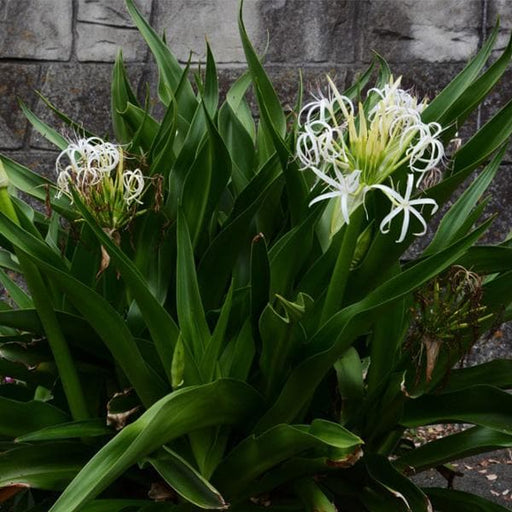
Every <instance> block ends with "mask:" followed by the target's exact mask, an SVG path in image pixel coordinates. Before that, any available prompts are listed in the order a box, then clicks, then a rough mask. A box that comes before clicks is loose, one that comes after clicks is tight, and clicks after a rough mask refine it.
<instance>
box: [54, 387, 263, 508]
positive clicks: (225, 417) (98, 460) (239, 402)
mask: <svg viewBox="0 0 512 512" xmlns="http://www.w3.org/2000/svg"><path fill="white" fill-rule="evenodd" d="M260 400H261V399H260V397H259V396H258V395H257V394H256V392H255V391H254V390H253V389H252V388H251V387H249V386H248V385H245V384H244V383H242V382H239V381H231V380H218V381H216V382H214V383H212V384H206V385H203V386H193V387H188V388H185V389H182V390H179V391H175V392H174V393H171V394H169V395H167V396H165V397H164V398H162V399H161V400H159V401H158V402H157V403H155V404H154V405H153V406H152V407H151V408H150V409H148V410H147V411H146V412H145V413H144V414H143V415H142V416H141V417H140V418H139V419H137V420H136V421H134V422H133V423H131V424H130V425H128V426H126V427H125V428H124V429H123V430H121V431H120V432H119V433H118V434H117V436H116V437H114V439H112V440H111V441H110V442H109V443H107V444H106V445H105V446H104V447H103V448H102V449H101V450H100V451H99V452H98V453H97V454H96V455H95V456H94V457H93V458H92V459H91V460H90V461H89V462H88V463H87V464H86V466H85V467H84V468H83V469H82V470H81V471H80V473H79V474H78V475H77V476H76V478H75V479H74V480H73V481H72V482H71V484H70V485H69V486H68V487H67V488H66V490H65V491H64V493H63V494H62V495H61V496H60V497H59V499H58V500H57V502H56V503H55V505H54V506H53V507H52V508H51V509H50V510H51V512H74V511H76V510H78V509H79V508H80V507H81V506H82V505H83V504H84V503H86V502H87V501H89V500H91V499H92V498H94V497H95V496H97V495H98V494H99V493H100V492H101V491H102V490H103V489H105V488H106V487H107V486H108V485H109V484H110V483H111V482H113V481H114V480H115V479H116V478H117V477H118V476H119V475H121V474H122V473H123V472H124V471H125V470H126V469H128V468H129V467H130V466H131V465H133V464H134V463H135V462H137V461H138V460H140V459H141V458H143V457H144V456H146V455H149V454H150V453H152V452H154V451H155V450H156V449H158V448H159V447H161V446H162V445H163V444H166V443H168V442H170V441H172V440H173V439H175V438H177V437H180V436H182V435H184V434H187V433H189V432H190V431H192V430H195V429H200V428H205V427H211V426H215V425H222V424H226V425H234V424H239V423H242V422H247V421H248V420H250V418H252V417H253V416H254V414H256V413H257V410H258V409H259V408H260V407H261V403H260Z"/></svg>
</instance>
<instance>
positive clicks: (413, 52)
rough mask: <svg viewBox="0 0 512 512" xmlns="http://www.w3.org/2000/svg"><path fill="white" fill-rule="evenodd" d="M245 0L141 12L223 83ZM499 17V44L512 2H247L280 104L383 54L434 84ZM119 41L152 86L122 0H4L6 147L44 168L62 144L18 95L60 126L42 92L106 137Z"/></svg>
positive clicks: (2, 139)
mask: <svg viewBox="0 0 512 512" xmlns="http://www.w3.org/2000/svg"><path fill="white" fill-rule="evenodd" d="M238 3H239V0H137V4H138V5H139V7H140V9H141V10H142V12H143V13H144V15H145V16H146V17H147V18H148V19H149V20H150V21H151V24H152V25H153V26H154V27H155V28H156V29H157V31H158V32H159V33H164V32H165V34H166V37H167V41H168V43H169V45H170V46H171V48H172V49H173V51H174V52H175V54H176V55H177V56H178V58H179V59H180V60H181V61H183V62H185V61H186V60H187V59H188V58H189V55H190V52H191V51H192V54H191V58H192V61H193V62H200V61H202V60H204V55H205V38H207V39H208V41H209V43H210V45H211V46H212V48H213V52H214V54H215V56H216V60H217V62H218V68H219V75H220V80H221V84H223V87H224V88H226V87H227V84H229V83H230V82H231V81H232V80H233V78H235V77H236V76H238V75H239V74H240V73H241V70H242V69H243V68H244V55H243V51H242V47H241V43H240V40H239V37H238V28H237V10H238ZM498 16H500V17H501V27H502V29H501V33H500V37H499V44H498V48H503V47H504V46H505V44H506V41H507V38H508V36H509V34H510V31H511V28H512V1H511V0H245V5H244V18H245V22H246V25H247V29H248V32H249V35H250V37H251V38H252V40H253V41H254V43H255V45H256V47H257V48H259V49H260V50H261V51H264V50H265V48H266V49H267V50H266V66H267V69H268V71H269V73H270V75H271V76H272V78H273V79H274V81H275V84H276V88H277V89H278V92H279V94H280V96H281V98H282V100H283V102H285V103H290V104H292V102H293V99H294V96H295V93H296V90H297V83H298V69H299V68H300V69H302V71H303V75H304V78H305V84H306V89H307V90H314V89H315V88H316V87H317V86H318V84H319V83H321V82H322V80H323V78H324V76H325V74H326V73H329V74H330V75H331V76H334V77H335V78H336V80H337V82H338V84H339V85H340V86H341V87H343V85H348V84H349V83H350V82H351V80H352V79H353V78H354V76H355V75H356V74H357V73H358V72H360V71H361V70H363V69H364V68H365V66H366V65H367V64H368V62H369V61H370V60H371V58H372V52H373V51H378V52H379V53H380V54H381V55H383V56H384V57H385V58H386V59H387V60H388V61H389V62H390V64H391V66H392V69H393V70H394V73H395V75H403V83H404V84H405V85H406V86H407V87H414V88H415V89H416V91H417V92H418V94H420V95H429V96H432V95H434V94H435V93H436V92H438V91H439V90H440V89H441V88H442V87H443V86H444V85H445V84H446V83H447V82H448V81H449V80H450V79H451V78H453V77H454V76H455V75H456V73H457V72H458V71H459V70H460V69H461V68H462V66H463V64H464V63H465V62H466V61H467V60H468V59H469V58H470V57H471V56H472V55H474V53H475V52H476V51H477V49H478V47H479V46H480V45H481V44H482V41H483V40H484V39H485V37H486V35H487V34H488V33H489V31H490V30H491V28H492V26H493V25H494V23H495V21H496V18H497V17H498ZM119 49H122V51H123V55H124V58H125V60H126V61H127V63H128V70H129V74H130V76H131V78H132V81H133V84H134V86H135V88H136V89H137V90H138V92H139V94H140V95H141V96H143V95H144V91H145V84H146V83H147V82H148V81H149V82H150V83H153V84H154V83H155V69H154V64H153V60H152V57H151V56H150V55H149V52H148V50H147V48H146V46H145V44H144V41H143V40H142V38H141V36H140V35H139V33H138V31H137V30H136V29H135V28H134V26H133V24H132V22H131V19H130V17H129V15H128V13H127V10H126V8H125V5H124V0H0V77H1V79H0V93H1V94H0V151H1V152H3V153H5V154H7V155H8V156H10V157H13V158H15V159H17V160H19V161H21V162H23V163H25V164H26V165H28V166H30V167H31V168H33V169H35V170H37V171H38V172H40V173H42V174H45V175H47V176H52V174H53V161H54V158H55V152H54V150H53V149H52V147H51V145H50V144H48V143H47V142H46V141H45V140H44V139H43V138H42V137H41V136H40V135H39V134H37V133H35V132H34V131H33V130H32V129H31V128H30V126H29V124H28V123H27V121H26V120H25V119H24V117H23V115H22V113H21V111H20V109H19V107H18V104H17V98H18V97H19V98H21V99H22V100H23V101H24V102H25V103H26V104H27V105H28V106H29V107H30V108H32V109H33V110H34V111H35V112H36V113H37V114H38V115H40V116H41V117H42V118H43V119H46V120H49V121H51V122H52V123H54V124H55V126H57V127H59V126H60V125H59V122H58V121H56V120H55V119H54V118H53V117H52V115H51V114H50V113H49V112H48V110H47V108H46V107H45V106H44V104H43V102H42V101H41V99H40V98H39V97H38V96H37V95H36V94H35V93H34V92H33V91H34V90H39V91H41V92H42V93H43V95H45V96H46V97H48V98H49V99H50V100H51V101H52V102H53V103H54V104H55V105H56V106H58V107H59V108H60V109H62V110H63V111H64V112H66V113H67V114H68V115H69V116H70V117H72V118H73V119H75V120H78V121H80V122H81V123H83V125H84V126H85V127H87V128H89V129H90V130H91V131H94V132H97V133H98V134H104V133H107V132H109V131H110V125H109V101H110V100H109V81H110V75H111V70H112V63H113V61H114V59H115V56H116V54H117V52H118V51H119ZM511 77H512V73H510V72H509V73H508V75H507V77H506V78H505V80H503V84H502V85H501V86H500V88H499V89H498V90H497V91H496V92H494V93H493V94H492V95H491V96H490V98H489V99H488V100H487V101H486V102H485V104H484V105H483V107H482V108H481V109H480V111H479V112H478V114H477V115H475V116H473V118H472V119H471V121H470V122H469V123H468V127H467V128H465V129H464V130H462V136H463V137H467V136H468V135H469V134H470V133H471V132H472V130H474V128H475V127H476V126H477V125H480V124H481V123H483V122H485V120H486V119H488V118H489V116H490V115H491V114H492V113H493V112H495V111H496V109H497V108H498V106H499V105H500V104H503V103H504V102H505V101H506V100H507V99H509V98H511V97H512V85H511V83H512V80H511ZM511 170H512V154H511V153H508V154H507V156H506V160H505V165H504V167H503V171H502V172H501V178H500V179H499V180H498V181H497V183H496V184H495V185H494V188H493V192H494V199H493V201H492V204H491V209H494V210H501V216H500V218H499V219H498V221H497V222H496V224H495V227H494V228H493V231H492V233H491V235H490V237H491V238H492V239H493V240H498V239H500V238H502V237H503V236H504V235H506V234H507V233H508V231H509V230H510V227H511V226H512V206H511V202H512V184H511V183H512V182H511V180H510V179H508V177H509V175H510V172H511Z"/></svg>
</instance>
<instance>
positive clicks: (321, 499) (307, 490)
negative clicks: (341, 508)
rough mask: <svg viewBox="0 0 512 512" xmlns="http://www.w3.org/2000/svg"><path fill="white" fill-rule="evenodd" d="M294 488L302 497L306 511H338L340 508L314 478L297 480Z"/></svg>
mask: <svg viewBox="0 0 512 512" xmlns="http://www.w3.org/2000/svg"><path fill="white" fill-rule="evenodd" d="M293 490H294V491H295V493H296V494H297V496H298V497H299V498H300V499H301V501H302V503H303V505H304V512H337V510H338V509H337V508H336V506H335V505H334V503H333V502H331V501H330V500H329V498H327V496H326V495H325V494H324V493H323V492H322V490H321V489H320V487H319V486H318V484H317V483H316V482H315V481H314V480H313V479H312V478H301V479H300V480H297V481H296V482H294V484H293Z"/></svg>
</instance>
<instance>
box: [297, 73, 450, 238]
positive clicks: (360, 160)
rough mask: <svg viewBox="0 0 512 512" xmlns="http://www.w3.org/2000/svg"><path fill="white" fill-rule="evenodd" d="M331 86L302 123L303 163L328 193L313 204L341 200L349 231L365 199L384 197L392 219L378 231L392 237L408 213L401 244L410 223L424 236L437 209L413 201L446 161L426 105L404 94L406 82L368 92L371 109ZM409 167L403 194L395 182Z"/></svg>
mask: <svg viewBox="0 0 512 512" xmlns="http://www.w3.org/2000/svg"><path fill="white" fill-rule="evenodd" d="M328 81H329V91H328V94H327V95H326V96H324V95H322V96H320V97H318V98H315V100H314V101H312V102H310V103H308V104H307V105H305V106H304V108H303V109H302V111H301V113H300V117H299V123H300V134H299V136H298V139H297V157H298V159H299V161H300V163H301V164H302V169H303V170H306V169H308V170H311V171H313V172H314V174H315V175H316V177H317V180H318V181H321V182H323V183H324V184H325V190H324V191H323V193H321V194H320V195H318V196H317V197H315V198H314V199H313V200H312V201H311V203H310V204H314V203H316V202H318V201H323V200H328V199H334V198H336V199H338V201H339V205H340V213H341V217H342V222H345V223H347V224H348V223H349V222H350V215H351V213H352V212H353V211H355V209H356V208H358V207H359V206H360V205H361V204H363V203H364V198H365V195H366V193H367V192H368V191H370V190H372V189H378V190H380V191H381V192H382V193H383V194H384V195H385V196H386V197H387V198H388V199H389V201H390V202H391V211H390V213H389V214H388V215H386V216H385V217H384V219H382V221H381V224H380V230H381V231H382V232H383V233H387V232H389V230H390V225H391V222H392V221H393V219H394V218H395V217H397V216H398V215H399V214H400V213H403V220H402V229H401V232H400V235H399V237H398V239H397V240H396V241H397V242H398V243H399V242H402V241H403V240H404V239H405V237H406V235H407V233H408V230H409V223H410V220H411V215H412V216H414V217H415V218H417V219H418V221H419V222H420V224H421V226H422V229H421V231H419V232H416V233H414V234H415V235H423V234H425V233H426V230H427V224H426V221H425V219H424V218H423V216H422V212H421V209H422V207H424V206H430V207H431V208H432V213H435V211H436V210H437V208H438V205H437V203H436V201H435V200H434V199H431V198H428V197H420V198H412V197H413V192H414V190H415V189H417V187H418V186H419V185H420V183H421V180H422V179H423V178H424V177H425V176H426V175H427V173H430V172H435V171H436V170H437V169H438V166H439V164H440V163H441V161H442V159H443V157H444V146H443V144H442V142H441V140H440V138H439V136H440V134H441V132H442V127H441V125H440V124H439V123H435V122H433V123H424V122H423V121H422V119H421V113H422V111H423V110H424V109H425V107H426V102H425V101H423V102H419V101H418V100H417V99H416V98H415V97H414V96H412V95H411V94H409V93H408V92H407V91H405V90H403V89H401V88H400V79H398V80H396V81H393V80H390V83H389V84H387V85H385V86H384V87H383V88H382V89H378V88H373V89H370V91H369V93H368V94H369V100H370V101H368V102H367V103H368V104H369V105H370V106H366V107H365V106H363V104H362V103H359V104H358V106H357V108H356V106H355V105H354V103H353V102H352V101H351V100H350V99H349V98H348V97H347V96H344V95H342V94H341V93H340V92H339V91H338V89H337V88H336V86H335V84H334V83H333V82H332V80H331V79H329V78H328ZM372 98H376V99H377V101H376V102H375V101H373V102H372V101H371V100H372ZM372 103H373V105H372ZM365 108H366V110H367V112H366V111H365ZM404 166H407V167H408V170H409V174H408V175H407V183H406V187H405V192H404V193H403V194H401V193H400V192H399V191H398V190H397V188H396V187H395V186H394V183H393V181H392V179H391V175H392V174H393V173H394V172H395V171H396V170H397V169H399V168H401V167H404ZM388 178H389V179H388Z"/></svg>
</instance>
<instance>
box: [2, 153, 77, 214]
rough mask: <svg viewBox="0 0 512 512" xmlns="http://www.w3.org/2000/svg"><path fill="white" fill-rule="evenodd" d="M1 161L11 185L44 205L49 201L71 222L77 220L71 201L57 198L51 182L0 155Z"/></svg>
mask: <svg viewBox="0 0 512 512" xmlns="http://www.w3.org/2000/svg"><path fill="white" fill-rule="evenodd" d="M0 161H1V162H2V164H3V166H4V169H5V171H6V173H7V176H8V177H9V183H10V184H12V185H13V187H15V188H16V189H18V190H20V191H21V192H25V194H28V195H29V196H32V197H34V198H36V199H38V200H39V201H41V202H42V203H44V202H46V201H47V199H49V201H50V204H51V206H52V208H53V209H55V210H56V211H57V212H59V213H61V214H62V215H63V216H64V217H66V218H67V219H69V220H75V219H76V217H77V214H76V212H75V211H74V210H73V209H72V208H70V203H69V199H67V198H66V197H64V196H63V197H60V198H57V197H56V195H57V189H56V187H55V186H54V185H53V183H52V182H51V181H50V180H48V179H46V178H44V177H42V176H40V175H39V174H36V173H35V172H33V171H31V170H30V169H27V168H26V167H24V166H22V165H20V164H18V163H16V162H15V161H14V160H11V159H10V158H7V157H6V156H5V155H0Z"/></svg>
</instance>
